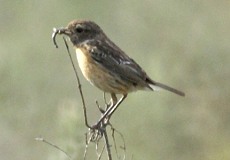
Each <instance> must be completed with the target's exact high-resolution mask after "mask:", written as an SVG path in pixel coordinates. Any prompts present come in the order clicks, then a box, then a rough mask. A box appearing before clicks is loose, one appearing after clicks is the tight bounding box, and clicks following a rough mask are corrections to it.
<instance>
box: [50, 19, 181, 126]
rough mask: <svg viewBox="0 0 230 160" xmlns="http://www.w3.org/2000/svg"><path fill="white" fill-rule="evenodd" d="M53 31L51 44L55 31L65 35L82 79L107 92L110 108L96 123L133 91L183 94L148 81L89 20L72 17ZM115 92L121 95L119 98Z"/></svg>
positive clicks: (121, 51)
mask: <svg viewBox="0 0 230 160" xmlns="http://www.w3.org/2000/svg"><path fill="white" fill-rule="evenodd" d="M54 32H55V33H54V34H53V40H54V43H55V44H56V41H55V36H56V34H64V35H66V36H67V37H69V39H70V41H71V42H72V44H73V47H74V49H75V51H76V56H77V61H78V64H79V67H80V70H81V71H82V73H83V76H84V77H85V78H86V80H88V81H89V82H90V83H91V84H92V85H94V86H96V87H97V88H99V89H100V90H102V91H103V92H104V93H109V94H110V95H111V107H110V108H108V110H106V112H105V114H104V116H103V117H102V118H101V119H100V120H99V122H101V121H102V120H103V119H104V118H105V117H110V116H111V115H112V114H113V112H114V111H115V110H116V109H117V108H118V106H119V105H120V104H121V103H122V102H123V101H124V99H125V98H126V97H127V95H128V94H129V93H131V92H134V91H138V90H150V91H156V90H159V89H164V90H167V91H170V92H172V93H175V94H177V95H179V96H185V93H184V92H182V91H180V90H177V89H175V88H173V87H170V86H168V85H165V84H163V83H160V82H157V81H154V80H152V79H151V78H150V76H148V75H147V73H146V72H145V71H144V70H143V69H142V68H141V67H140V65H139V64H138V63H137V62H136V61H134V60H133V59H132V58H131V57H129V56H128V55H127V54H126V53H125V52H124V51H123V50H122V49H120V48H119V47H118V46H117V45H116V44H115V43H114V42H113V41H112V40H110V39H109V38H108V36H107V35H106V34H105V33H104V31H103V30H102V29H101V27H99V25H97V24H96V23H95V22H93V21H90V20H73V21H71V22H69V23H68V25H67V27H65V28H60V29H56V28H55V31H54ZM56 46H57V45H56ZM118 94H121V95H122V97H121V98H120V99H119V100H118V99H117V95H118Z"/></svg>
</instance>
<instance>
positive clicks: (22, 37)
mask: <svg viewBox="0 0 230 160" xmlns="http://www.w3.org/2000/svg"><path fill="white" fill-rule="evenodd" d="M0 2H1V5H0V26H1V29H0V84H1V85H0V155H1V158H0V159H2V160H14V159H17V160H25V159H33V160H42V159H47V160H63V159H67V157H66V156H65V155H64V154H63V153H61V152H59V151H57V150H55V149H54V148H52V147H50V146H48V145H46V144H44V143H41V142H37V141H35V140H34V138H35V137H38V136H42V137H44V138H46V139H47V140H49V141H50V142H53V143H54V144H57V145H58V146H59V147H61V148H62V149H64V150H65V151H67V152H68V154H70V155H71V156H72V157H73V159H74V160H75V159H77V160H78V159H82V157H83V153H84V144H85V136H84V133H85V132H87V128H86V127H85V126H84V119H83V111H82V104H81V101H80V95H79V92H78V90H77V83H76V78H75V75H74V72H73V69H72V66H71V63H70V60H69V57H68V55H67V52H66V49H65V46H64V43H63V40H62V37H61V36H58V37H57V42H58V44H59V49H56V48H55V46H54V45H53V43H52V39H51V34H52V28H53V27H64V26H66V25H67V24H68V23H69V22H70V21H71V20H73V19H88V20H93V21H95V22H96V23H97V24H98V25H100V26H101V28H102V29H103V30H104V32H105V33H106V34H107V35H108V37H110V38H111V39H112V40H113V41H114V42H115V43H116V44H117V45H118V46H119V47H120V48H121V49H122V50H124V51H125V52H126V53H127V54H128V55H129V56H130V57H132V58H133V59H134V60H136V61H137V62H138V63H139V64H140V66H142V67H143V68H144V69H145V71H146V72H147V73H148V74H149V76H150V77H152V79H154V80H156V81H159V82H162V83H165V84H168V85H170V86H173V87H175V88H178V89H181V90H183V91H184V92H185V93H186V97H185V98H182V97H179V96H176V95H174V94H171V93H169V92H167V91H162V92H156V93H155V92H144V91H139V92H136V93H132V94H129V96H128V98H127V99H126V100H125V102H124V103H122V105H121V106H120V108H119V109H118V110H117V111H116V113H115V114H114V115H113V117H112V119H111V123H112V124H113V126H114V127H115V128H116V129H118V130H119V131H120V132H122V133H123V135H124V138H125V140H126V147H127V151H126V156H127V159H131V158H132V157H133V158H132V159H133V160H140V159H142V160H166V159H168V160H169V159H170V160H218V159H220V160H229V159H230V99H229V98H230V83H229V80H230V71H229V68H230V11H229V8H230V1H226V0H219V1H216V0H203V1H200V0H192V1H182V0H168V1H161V0H151V1H150V0H143V1H137V0H134V1H121V0H117V1H106V0H98V1H83V0H82V1H80V0H75V1H73V0H69V1H44V0H40V1H6V0H5V1H4V0H1V1H0ZM69 46H70V51H71V53H72V55H73V57H75V54H74V51H73V49H72V44H71V43H69ZM74 60H75V63H76V59H74ZM76 66H77V63H76ZM78 72H79V75H80V79H81V83H82V87H83V92H84V94H85V98H86V100H87V108H88V114H89V121H90V123H91V124H93V123H94V122H95V121H96V120H97V119H98V118H99V116H100V115H99V112H98V110H97V108H96V105H95V100H98V101H99V103H100V104H103V98H102V95H103V94H102V92H101V91H99V90H98V89H97V88H95V87H93V86H91V85H90V84H89V83H88V82H87V81H86V80H85V79H84V78H83V76H82V74H81V73H80V70H79V68H78ZM118 139H119V137H118ZM94 147H95V146H94V145H93V144H91V145H90V150H89V153H88V159H96V154H95V150H94ZM113 156H114V159H116V157H115V153H114V152H113Z"/></svg>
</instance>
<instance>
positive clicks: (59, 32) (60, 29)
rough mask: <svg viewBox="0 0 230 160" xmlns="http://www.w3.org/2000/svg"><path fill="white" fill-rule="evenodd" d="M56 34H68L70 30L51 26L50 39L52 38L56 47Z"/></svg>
mask: <svg viewBox="0 0 230 160" xmlns="http://www.w3.org/2000/svg"><path fill="white" fill-rule="evenodd" d="M57 34H59V35H61V34H64V35H67V36H70V35H71V31H70V30H69V29H68V28H59V29H57V28H53V34H52V39H53V43H54V45H55V46H56V48H58V45H57V43H56V36H57Z"/></svg>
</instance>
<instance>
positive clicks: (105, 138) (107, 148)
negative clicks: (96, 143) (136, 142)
mask: <svg viewBox="0 0 230 160" xmlns="http://www.w3.org/2000/svg"><path fill="white" fill-rule="evenodd" d="M103 135H104V141H105V145H106V150H107V155H108V160H112V154H111V149H110V145H109V139H108V135H107V131H106V126H105V128H104V130H103Z"/></svg>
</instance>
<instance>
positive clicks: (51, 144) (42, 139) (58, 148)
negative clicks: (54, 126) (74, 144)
mask: <svg viewBox="0 0 230 160" xmlns="http://www.w3.org/2000/svg"><path fill="white" fill-rule="evenodd" d="M35 140H36V141H42V142H44V143H46V144H48V145H50V146H52V147H54V148H56V149H57V150H59V151H61V152H63V153H64V154H65V155H66V156H67V157H68V158H69V160H71V157H70V155H68V153H66V152H65V151H64V150H63V149H61V148H60V147H58V146H57V145H55V144H53V143H51V142H49V141H47V140H46V139H44V138H43V137H37V138H35Z"/></svg>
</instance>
